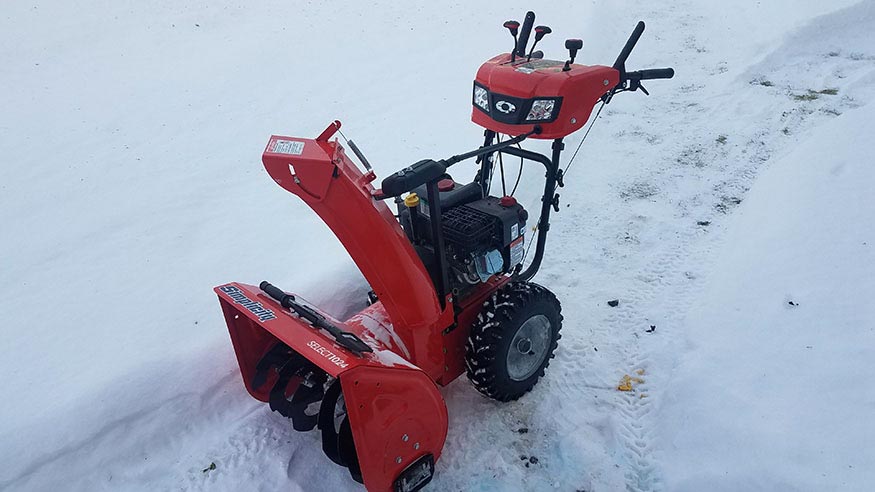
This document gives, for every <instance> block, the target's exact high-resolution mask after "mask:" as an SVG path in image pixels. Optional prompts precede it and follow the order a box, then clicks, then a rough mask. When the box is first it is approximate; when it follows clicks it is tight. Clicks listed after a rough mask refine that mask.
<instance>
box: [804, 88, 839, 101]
mask: <svg viewBox="0 0 875 492" xmlns="http://www.w3.org/2000/svg"><path fill="white" fill-rule="evenodd" d="M838 93H839V90H838V89H836V88H832V87H831V88H827V89H821V90H819V91H815V90H812V89H808V92H806V93H805V94H795V95H793V99H795V100H797V101H814V100H817V99H819V98H820V96H821V95H823V96H835V95H836V94H838Z"/></svg>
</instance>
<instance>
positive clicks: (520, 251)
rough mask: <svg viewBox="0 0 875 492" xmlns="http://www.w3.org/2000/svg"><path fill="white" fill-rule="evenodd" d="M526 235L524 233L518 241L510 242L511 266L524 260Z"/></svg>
mask: <svg viewBox="0 0 875 492" xmlns="http://www.w3.org/2000/svg"><path fill="white" fill-rule="evenodd" d="M525 242H526V237H525V236H524V235H522V234H521V235H520V237H519V238H517V240H516V241H514V242H512V243H510V266H511V267H512V266H514V265H519V264H520V263H522V262H523V256H524V255H525V248H524V245H525Z"/></svg>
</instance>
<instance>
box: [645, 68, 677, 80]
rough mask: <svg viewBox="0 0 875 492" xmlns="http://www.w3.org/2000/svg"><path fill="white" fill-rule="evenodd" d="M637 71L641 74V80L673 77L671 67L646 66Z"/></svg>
mask: <svg viewBox="0 0 875 492" xmlns="http://www.w3.org/2000/svg"><path fill="white" fill-rule="evenodd" d="M638 72H639V73H640V74H641V80H650V79H670V78H672V77H674V69H673V68H648V69H646V70H639V71H638Z"/></svg>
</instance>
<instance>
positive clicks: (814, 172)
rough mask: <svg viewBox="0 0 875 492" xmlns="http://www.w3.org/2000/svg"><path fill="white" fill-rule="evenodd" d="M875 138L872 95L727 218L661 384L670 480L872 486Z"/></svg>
mask: <svg viewBox="0 0 875 492" xmlns="http://www.w3.org/2000/svg"><path fill="white" fill-rule="evenodd" d="M872 12H875V10H872ZM873 134H875V106H872V105H867V106H864V107H862V108H860V109H857V110H854V111H851V112H849V113H847V114H845V115H842V116H840V117H839V118H837V119H835V120H834V121H831V122H829V123H827V124H824V125H823V126H822V127H820V128H818V129H817V130H816V131H815V132H812V133H810V134H809V135H807V138H806V139H805V140H804V141H801V142H800V143H799V144H798V146H797V147H796V148H795V149H794V150H793V151H792V152H791V153H789V154H788V155H787V156H785V157H784V158H782V159H781V160H780V161H779V162H776V163H775V164H774V165H773V166H771V168H770V169H769V170H768V171H767V172H766V173H764V174H763V175H762V176H761V177H760V178H759V179H758V180H757V182H756V184H755V185H754V187H753V189H752V190H751V192H750V193H749V194H748V196H747V198H746V200H745V204H744V206H743V207H742V208H741V209H740V210H739V212H738V213H737V214H736V215H735V216H734V217H733V218H732V220H731V224H729V227H728V232H727V234H726V238H725V243H724V244H723V245H722V246H721V248H720V249H719V252H718V254H717V258H718V260H717V261H715V263H714V265H713V267H712V273H711V278H710V280H709V282H708V287H707V288H706V289H704V291H703V293H702V295H701V296H700V297H699V298H698V300H697V306H696V308H695V309H693V310H692V312H691V313H690V314H689V316H688V318H687V320H686V322H685V323H684V325H685V326H684V333H683V337H684V340H683V342H682V343H685V344H689V346H690V347H691V350H689V351H688V352H687V353H686V354H685V355H684V357H682V358H680V361H679V364H678V366H677V367H676V368H675V370H674V372H675V376H674V377H673V379H672V381H671V383H670V384H669V385H668V386H667V387H666V389H665V404H664V407H663V408H662V409H661V413H662V416H661V418H660V421H661V423H662V425H661V426H660V429H659V432H660V434H661V435H662V436H663V439H664V441H665V443H664V445H665V448H664V453H665V455H666V456H665V459H664V465H665V476H666V480H667V484H668V485H669V487H668V488H669V489H671V490H702V489H705V488H709V489H710V488H712V487H711V484H714V483H719V484H720V489H722V490H742V489H746V490H750V489H760V490H805V489H812V490H825V489H836V488H841V489H846V490H866V489H868V488H870V487H871V484H872V482H873V479H875V470H873V468H872V464H873V463H875V450H873V449H872V447H871V445H870V444H871V443H872V442H875V426H873V425H872V424H871V423H870V422H868V421H869V418H870V417H871V415H872V412H873V410H875V389H873V385H872V384H871V383H870V382H869V381H867V378H866V373H867V367H868V366H869V365H870V364H871V361H873V360H875V323H873V320H875V306H873V304H872V298H873V297H875V233H873V230H872V228H871V217H872V214H873V213H875V199H873V198H872V195H871V192H870V190H869V186H868V184H869V183H872V182H873V181H875V168H873V167H872V166H870V165H868V163H867V162H866V160H865V159H864V158H861V156H864V155H870V154H871V153H872V152H875V141H873V140H872V139H871V136H872V135H873ZM715 444H718V445H717V446H715Z"/></svg>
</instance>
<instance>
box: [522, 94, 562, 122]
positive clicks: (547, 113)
mask: <svg viewBox="0 0 875 492" xmlns="http://www.w3.org/2000/svg"><path fill="white" fill-rule="evenodd" d="M555 107H556V100H555V99H535V101H534V102H533V103H532V109H531V111H529V115H528V116H526V121H544V120H549V119H552V118H553V109H554V108H555Z"/></svg>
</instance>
